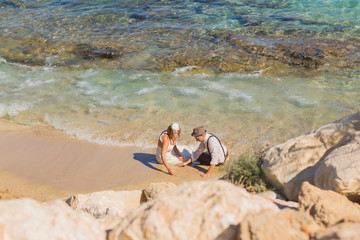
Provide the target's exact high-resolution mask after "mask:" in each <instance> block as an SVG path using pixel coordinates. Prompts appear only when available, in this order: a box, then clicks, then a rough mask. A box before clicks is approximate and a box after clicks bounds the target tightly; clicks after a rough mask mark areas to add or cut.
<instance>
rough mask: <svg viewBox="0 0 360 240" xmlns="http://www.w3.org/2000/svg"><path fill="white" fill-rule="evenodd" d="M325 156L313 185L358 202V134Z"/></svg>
mask: <svg viewBox="0 0 360 240" xmlns="http://www.w3.org/2000/svg"><path fill="white" fill-rule="evenodd" d="M354 135H355V137H354V138H353V139H352V140H351V141H350V142H349V143H347V144H346V145H344V146H341V147H338V148H336V149H334V150H333V151H332V152H330V153H329V155H327V156H326V157H325V158H324V159H323V161H322V162H321V164H319V167H318V168H317V170H316V172H315V176H314V185H315V186H318V187H319V188H321V189H327V190H333V191H335V192H338V193H341V194H344V195H346V196H347V197H348V198H349V199H351V200H352V201H356V202H360V132H356V134H354Z"/></svg>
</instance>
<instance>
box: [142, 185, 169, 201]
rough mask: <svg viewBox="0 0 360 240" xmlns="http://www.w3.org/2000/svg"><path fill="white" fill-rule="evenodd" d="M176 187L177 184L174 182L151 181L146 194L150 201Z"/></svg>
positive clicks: (145, 191)
mask: <svg viewBox="0 0 360 240" xmlns="http://www.w3.org/2000/svg"><path fill="white" fill-rule="evenodd" d="M175 188H176V184H175V183H172V182H159V183H150V184H149V185H148V186H147V187H146V188H145V189H144V194H145V196H146V199H147V200H148V201H151V200H153V199H155V198H157V197H159V196H160V195H161V194H163V193H166V192H167V191H170V190H172V189H175Z"/></svg>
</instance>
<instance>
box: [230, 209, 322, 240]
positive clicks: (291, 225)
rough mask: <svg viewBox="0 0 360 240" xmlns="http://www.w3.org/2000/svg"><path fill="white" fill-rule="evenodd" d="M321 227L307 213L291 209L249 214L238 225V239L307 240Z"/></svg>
mask: <svg viewBox="0 0 360 240" xmlns="http://www.w3.org/2000/svg"><path fill="white" fill-rule="evenodd" d="M320 229H321V227H320V226H319V225H318V224H317V223H316V222H315V220H314V219H313V218H312V217H311V216H310V215H308V214H306V213H304V212H300V211H295V210H291V209H285V210H282V211H280V212H278V213H276V212H274V211H264V212H262V213H261V214H249V215H247V216H246V217H245V218H244V220H243V221H242V222H241V223H240V225H239V230H238V236H237V239H238V240H252V239H257V240H268V239H282V240H287V239H288V240H296V239H298V240H302V239H304V240H307V239H309V235H310V234H313V233H315V232H317V231H319V230H320Z"/></svg>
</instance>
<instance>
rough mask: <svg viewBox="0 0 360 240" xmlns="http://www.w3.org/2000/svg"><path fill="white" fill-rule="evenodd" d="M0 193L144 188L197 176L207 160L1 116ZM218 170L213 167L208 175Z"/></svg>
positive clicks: (48, 194) (47, 194)
mask: <svg viewBox="0 0 360 240" xmlns="http://www.w3.org/2000/svg"><path fill="white" fill-rule="evenodd" d="M0 151H1V158H0V169H1V170H0V199H11V198H23V197H30V198H33V199H36V200H39V201H47V200H52V199H56V198H65V197H69V196H71V195H74V194H77V193H87V192H95V191H102V190H135V189H144V188H145V187H146V186H147V185H148V184H149V183H151V182H169V181H170V182H174V183H175V184H179V183H181V182H185V181H192V180H200V179H201V178H200V176H199V174H200V173H201V171H205V170H206V169H207V168H208V167H207V166H196V167H190V166H186V167H178V166H174V167H173V169H174V171H175V174H176V176H170V175H169V174H168V173H167V171H166V168H165V167H164V166H163V165H160V164H158V163H157V162H156V160H155V155H154V152H155V149H151V148H141V147H113V146H103V145H97V144H92V143H88V142H85V141H78V140H75V139H72V138H70V137H69V136H66V135H64V134H62V133H61V132H60V131H57V130H55V129H53V128H50V127H45V126H44V127H42V126H36V127H29V126H27V125H21V124H17V123H13V122H8V121H4V120H2V121H0ZM222 174H223V167H218V168H217V169H216V171H215V172H214V173H213V174H212V176H211V177H210V179H208V180H211V179H217V178H219V177H221V175H222Z"/></svg>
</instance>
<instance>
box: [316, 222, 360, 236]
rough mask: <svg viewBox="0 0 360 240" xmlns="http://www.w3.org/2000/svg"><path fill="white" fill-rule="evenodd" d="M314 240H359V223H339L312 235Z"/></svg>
mask: <svg viewBox="0 0 360 240" xmlns="http://www.w3.org/2000/svg"><path fill="white" fill-rule="evenodd" d="M312 239H314V240H334V239H336V240H359V239H360V223H340V224H337V225H335V226H333V227H330V228H326V229H324V230H322V231H319V232H317V233H316V234H314V237H313V238H312Z"/></svg>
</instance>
